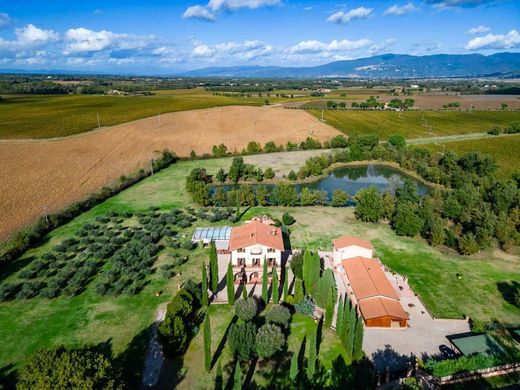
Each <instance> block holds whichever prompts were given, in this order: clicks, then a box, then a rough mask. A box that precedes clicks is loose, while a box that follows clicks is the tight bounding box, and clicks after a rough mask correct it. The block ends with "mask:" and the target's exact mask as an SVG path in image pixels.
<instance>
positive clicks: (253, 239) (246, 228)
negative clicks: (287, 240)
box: [229, 221, 284, 251]
mask: <svg viewBox="0 0 520 390" xmlns="http://www.w3.org/2000/svg"><path fill="white" fill-rule="evenodd" d="M255 244H261V245H265V246H267V247H269V248H275V249H279V250H281V251H283V250H284V246H283V237H282V230H281V229H280V228H277V227H275V226H270V225H266V224H264V223H262V222H260V221H252V222H251V223H248V224H246V225H242V226H239V227H236V228H233V230H232V231H231V239H230V240H229V250H230V251H233V250H235V249H238V248H246V247H248V246H251V245H255Z"/></svg>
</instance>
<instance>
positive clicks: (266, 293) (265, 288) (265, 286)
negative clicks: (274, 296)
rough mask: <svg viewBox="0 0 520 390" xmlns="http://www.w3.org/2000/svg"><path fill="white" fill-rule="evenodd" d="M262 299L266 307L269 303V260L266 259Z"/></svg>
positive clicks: (263, 270)
mask: <svg viewBox="0 0 520 390" xmlns="http://www.w3.org/2000/svg"><path fill="white" fill-rule="evenodd" d="M262 299H263V301H264V303H265V304H266V305H267V304H268V303H269V274H268V271H267V260H266V258H265V257H264V261H263V268H262Z"/></svg>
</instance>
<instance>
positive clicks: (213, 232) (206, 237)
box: [191, 226, 232, 251]
mask: <svg viewBox="0 0 520 390" xmlns="http://www.w3.org/2000/svg"><path fill="white" fill-rule="evenodd" d="M231 230H232V229H231V228H230V227H229V226H218V227H208V228H196V229H195V232H194V233H193V236H192V237H191V241H192V242H194V243H202V245H203V246H207V245H209V244H210V243H211V241H214V242H215V246H216V247H217V250H218V251H225V250H227V249H228V246H229V238H230V237H231Z"/></svg>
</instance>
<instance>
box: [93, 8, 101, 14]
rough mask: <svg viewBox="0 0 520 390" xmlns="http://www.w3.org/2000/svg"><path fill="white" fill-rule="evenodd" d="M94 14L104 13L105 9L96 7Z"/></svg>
mask: <svg viewBox="0 0 520 390" xmlns="http://www.w3.org/2000/svg"><path fill="white" fill-rule="evenodd" d="M93 14H94V15H103V10H102V9H100V8H96V9H95V10H94V12H93Z"/></svg>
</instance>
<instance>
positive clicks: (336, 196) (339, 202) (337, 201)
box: [332, 188, 348, 207]
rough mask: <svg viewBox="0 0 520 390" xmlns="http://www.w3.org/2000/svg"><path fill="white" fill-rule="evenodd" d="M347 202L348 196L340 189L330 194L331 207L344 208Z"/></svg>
mask: <svg viewBox="0 0 520 390" xmlns="http://www.w3.org/2000/svg"><path fill="white" fill-rule="evenodd" d="M347 202H348V194H347V193H346V192H345V191H343V190H342V189H339V188H338V189H337V190H335V191H334V193H333V194H332V206H334V207H344V206H346V205H347Z"/></svg>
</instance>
